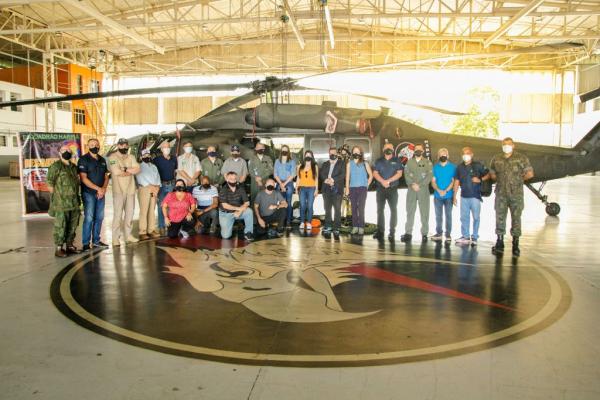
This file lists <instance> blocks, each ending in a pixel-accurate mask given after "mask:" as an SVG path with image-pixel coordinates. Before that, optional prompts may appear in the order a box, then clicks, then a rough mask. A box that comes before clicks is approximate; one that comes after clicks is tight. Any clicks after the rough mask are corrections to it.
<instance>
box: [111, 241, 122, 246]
mask: <svg viewBox="0 0 600 400" xmlns="http://www.w3.org/2000/svg"><path fill="white" fill-rule="evenodd" d="M112 244H113V247H117V246H120V245H121V241H119V240H114V239H113V241H112Z"/></svg>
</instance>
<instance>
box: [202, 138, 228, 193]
mask: <svg viewBox="0 0 600 400" xmlns="http://www.w3.org/2000/svg"><path fill="white" fill-rule="evenodd" d="M206 154H207V156H206V158H205V159H203V160H202V161H201V162H200V171H201V172H200V173H201V177H202V176H206V177H208V179H209V180H210V182H211V183H212V184H213V185H215V186H216V187H217V189H218V188H219V187H221V185H222V184H223V182H225V178H224V177H223V174H222V173H221V169H222V168H223V160H221V159H220V158H219V157H218V156H219V154H218V153H217V149H216V147H215V146H208V148H207V149H206Z"/></svg>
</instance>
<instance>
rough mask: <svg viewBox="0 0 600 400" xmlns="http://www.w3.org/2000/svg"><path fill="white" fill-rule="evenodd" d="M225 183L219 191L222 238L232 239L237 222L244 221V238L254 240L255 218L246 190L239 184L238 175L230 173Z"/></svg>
mask: <svg viewBox="0 0 600 400" xmlns="http://www.w3.org/2000/svg"><path fill="white" fill-rule="evenodd" d="M225 183H226V185H223V187H222V188H221V190H220V191H219V224H220V225H221V237H222V238H223V239H229V238H231V233H232V230H233V224H234V223H235V221H240V220H243V221H244V238H245V239H246V240H247V241H249V242H250V241H252V240H253V239H254V235H253V232H254V217H253V216H252V210H251V209H250V202H249V201H248V195H247V194H246V190H245V189H244V187H243V186H242V185H241V184H240V183H239V179H238V176H237V173H236V172H235V171H229V172H227V173H226V174H225Z"/></svg>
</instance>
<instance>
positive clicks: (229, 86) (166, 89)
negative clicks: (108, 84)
mask: <svg viewBox="0 0 600 400" xmlns="http://www.w3.org/2000/svg"><path fill="white" fill-rule="evenodd" d="M248 87H251V84H250V83H224V84H207V85H186V86H163V87H151V88H140V89H125V90H112V91H107V92H91V93H79V94H70V95H65V96H51V97H40V98H38V99H26V100H15V101H4V102H0V108H2V107H10V106H27V105H31V104H44V103H56V102H59V101H71V100H90V99H100V98H106V97H119V96H136V95H137V96H139V95H144V94H154V93H175V92H196V91H211V92H212V91H230V90H236V89H240V88H248Z"/></svg>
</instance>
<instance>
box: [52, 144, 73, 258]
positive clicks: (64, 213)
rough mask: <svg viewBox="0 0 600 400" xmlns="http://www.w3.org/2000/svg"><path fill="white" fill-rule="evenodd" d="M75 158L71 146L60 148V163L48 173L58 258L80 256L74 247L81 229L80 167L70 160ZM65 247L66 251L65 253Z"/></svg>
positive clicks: (54, 165) (55, 164)
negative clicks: (78, 228) (76, 235)
mask: <svg viewBox="0 0 600 400" xmlns="http://www.w3.org/2000/svg"><path fill="white" fill-rule="evenodd" d="M72 157H73V154H72V153H71V150H70V149H69V147H68V146H62V147H61V148H60V160H58V161H55V162H54V163H53V164H52V165H51V166H50V168H49V169H48V179H47V182H48V187H49V189H50V193H51V194H52V195H51V197H50V208H49V210H48V214H49V215H50V216H51V217H54V232H53V236H54V244H55V245H56V251H55V252H54V255H55V256H56V257H66V256H67V255H68V254H76V253H77V252H78V251H77V248H76V247H75V246H74V245H73V241H74V240H75V231H76V230H77V226H78V225H79V214H80V210H79V205H80V201H81V198H80V196H79V185H80V184H79V175H78V173H77V166H76V165H75V164H73V163H72V162H71V161H70V160H71V158H72ZM63 245H65V248H64V249H63Z"/></svg>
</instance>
